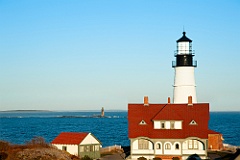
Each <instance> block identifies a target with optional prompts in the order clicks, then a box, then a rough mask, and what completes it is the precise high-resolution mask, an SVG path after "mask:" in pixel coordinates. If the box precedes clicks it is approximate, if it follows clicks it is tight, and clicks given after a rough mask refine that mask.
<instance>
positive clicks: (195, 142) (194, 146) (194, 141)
mask: <svg viewBox="0 0 240 160" xmlns="http://www.w3.org/2000/svg"><path fill="white" fill-rule="evenodd" d="M193 148H194V149H198V141H196V140H193Z"/></svg>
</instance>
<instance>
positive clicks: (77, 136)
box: [51, 132, 102, 159]
mask: <svg viewBox="0 0 240 160" xmlns="http://www.w3.org/2000/svg"><path fill="white" fill-rule="evenodd" d="M51 144H52V145H53V146H56V147H57V148H58V149H60V150H65V151H67V152H69V153H70V154H73V155H76V156H78V157H80V158H81V157H84V156H85V155H87V156H89V157H90V158H94V159H96V158H100V148H101V147H102V144H101V142H100V141H99V140H98V139H97V138H96V137H95V136H94V135H93V134H91V133H82V132H81V133H79V132H61V133H60V134H59V135H58V136H57V137H56V138H55V139H54V140H53V141H52V142H51Z"/></svg>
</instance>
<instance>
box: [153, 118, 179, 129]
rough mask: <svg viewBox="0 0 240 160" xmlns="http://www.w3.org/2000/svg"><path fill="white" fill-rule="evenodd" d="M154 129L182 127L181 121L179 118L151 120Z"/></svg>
mask: <svg viewBox="0 0 240 160" xmlns="http://www.w3.org/2000/svg"><path fill="white" fill-rule="evenodd" d="M153 127H154V129H182V121H179V120H153Z"/></svg>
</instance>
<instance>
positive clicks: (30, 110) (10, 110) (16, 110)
mask: <svg viewBox="0 0 240 160" xmlns="http://www.w3.org/2000/svg"><path fill="white" fill-rule="evenodd" d="M1 112H100V111H99V110H5V111H0V113H1ZM105 112H127V110H105Z"/></svg>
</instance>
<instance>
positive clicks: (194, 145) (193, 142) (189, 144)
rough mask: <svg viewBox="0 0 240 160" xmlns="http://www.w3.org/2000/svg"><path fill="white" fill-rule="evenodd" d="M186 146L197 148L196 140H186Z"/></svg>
mask: <svg viewBox="0 0 240 160" xmlns="http://www.w3.org/2000/svg"><path fill="white" fill-rule="evenodd" d="M188 148H189V149H198V141H197V140H188Z"/></svg>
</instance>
